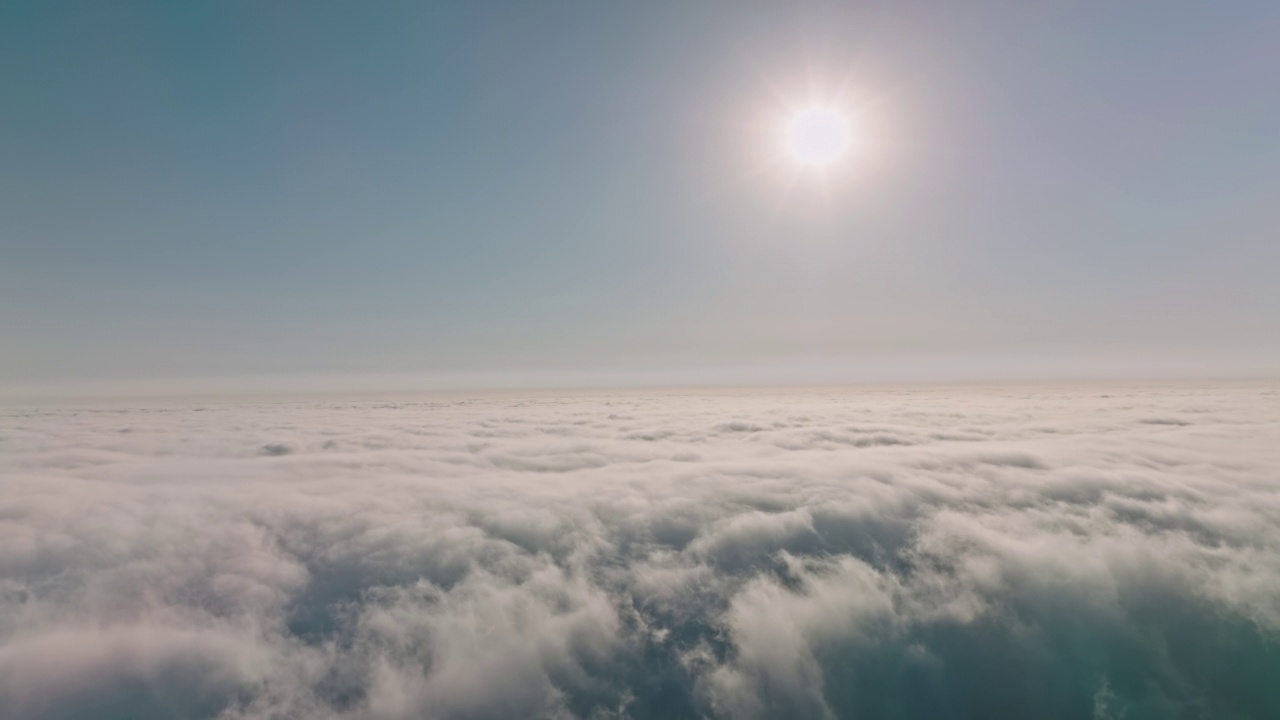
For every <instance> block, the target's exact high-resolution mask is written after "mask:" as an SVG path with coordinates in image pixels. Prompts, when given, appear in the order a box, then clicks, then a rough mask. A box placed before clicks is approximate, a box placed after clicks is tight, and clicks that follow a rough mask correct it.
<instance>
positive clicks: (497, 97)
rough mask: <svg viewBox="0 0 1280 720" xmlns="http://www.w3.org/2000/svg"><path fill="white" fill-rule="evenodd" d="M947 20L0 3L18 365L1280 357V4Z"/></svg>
mask: <svg viewBox="0 0 1280 720" xmlns="http://www.w3.org/2000/svg"><path fill="white" fill-rule="evenodd" d="M959 5H960V4H955V3H925V2H893V3H889V2H882V3H820V2H814V3H807V2H796V3H764V2H760V3H716V2H704V3H676V2H671V3H662V2H653V3H629V4H621V3H588V2H581V3H574V2H569V3H557V2H547V3H484V2H480V3H403V4H398V3H377V4H356V3H289V2H283V3H260V2H225V3H158V2H157V3H142V2H136V3H130V2H120V3H88V2H82V3H75V2H71V3H63V2H48V3H37V2H13V3H6V4H5V6H4V7H3V8H2V9H0V190H2V192H0V336H2V337H3V338H4V342H3V343H2V345H3V347H2V348H0V384H7V385H23V384H57V383H72V382H86V381H95V382H117V381H121V382H122V381H134V380H138V379H174V380H181V379H183V378H210V377H242V376H254V377H285V376H298V375H312V374H323V375H329V376H357V375H370V374H421V375H423V376H431V375H433V374H436V375H447V374H450V373H454V374H456V373H489V374H490V375H491V376H492V377H494V378H500V377H503V376H509V377H532V375H528V374H529V373H552V374H554V373H562V374H566V375H567V376H570V377H571V376H573V375H574V374H575V373H578V374H581V375H580V376H581V377H588V376H589V375H590V373H609V372H614V373H619V374H621V375H627V374H630V376H633V377H642V376H645V375H646V374H649V375H651V376H653V377H661V378H663V379H666V380H679V379H680V378H681V377H688V378H690V379H699V380H701V379H708V378H710V379H714V377H715V372H716V370H715V368H725V367H734V368H739V369H741V368H760V369H761V370H760V371H759V372H758V373H756V374H754V375H752V374H751V373H749V372H748V373H747V374H746V375H743V377H748V376H750V377H753V378H758V379H761V380H769V379H777V380H792V379H804V378H805V377H806V373H809V372H810V371H811V370H812V368H822V371H821V373H819V374H820V375H821V378H818V379H823V380H831V379H843V380H849V381H858V380H874V379H878V376H877V373H881V370H877V369H876V368H879V369H883V368H892V367H911V368H917V370H916V371H915V374H916V375H917V376H918V377H913V378H911V379H922V380H923V379H954V378H953V377H951V376H955V375H957V374H963V373H957V372H956V371H955V369H956V368H965V369H966V370H965V372H966V373H970V374H979V375H980V374H982V372H983V369H984V368H985V372H986V373H987V374H988V375H991V376H993V377H994V376H999V375H1000V374H1001V373H1006V372H1009V373H1014V374H1017V373H1023V374H1027V373H1030V374H1035V373H1036V372H1042V373H1043V374H1045V375H1053V374H1055V373H1058V374H1064V375H1070V374H1071V372H1072V368H1077V369H1087V370H1088V372H1090V373H1104V374H1105V373H1106V372H1111V371H1114V372H1115V373H1116V374H1123V375H1133V374H1142V373H1143V372H1144V370H1145V369H1146V368H1148V367H1150V366H1151V364H1152V363H1158V362H1160V361H1164V360H1168V359H1169V358H1175V359H1176V358H1184V359H1185V361H1181V362H1180V364H1179V363H1174V365H1176V366H1177V369H1178V370H1179V371H1180V372H1181V371H1185V372H1188V373H1202V374H1230V373H1234V372H1250V373H1257V372H1267V371H1269V370H1273V369H1274V368H1276V367H1277V360H1278V359H1280V283H1277V282H1276V281H1275V278H1274V273H1275V270H1276V268H1280V250H1278V246H1280V244H1278V243H1277V242H1276V228H1277V220H1278V219H1280V203H1278V202H1277V201H1278V200H1280V133H1278V132H1277V128H1280V92H1277V84H1276V80H1275V78H1277V77H1280V45H1278V44H1277V43H1276V42H1275V38H1276V37H1280V6H1277V5H1276V4H1275V3H1270V2H1244V1H1242V2H1233V3H1207V2H1129V3H1106V2H1085V3H1071V4H1066V3H1061V4H1059V3H1053V4H1050V3H1034V4H1033V3H1014V2H974V3H964V4H963V5H964V7H963V8H961V7H959ZM815 88H816V90H815ZM837 88H838V89H839V91H840V92H842V93H844V94H845V95H846V96H847V97H848V98H850V99H851V100H852V106H853V107H854V108H855V110H854V115H855V116H856V118H857V119H858V120H859V121H860V122H862V123H863V127H864V129H865V133H866V140H867V141H868V143H870V144H871V145H873V146H874V147H875V148H876V151H875V153H874V154H873V156H868V158H867V159H866V162H865V163H864V164H863V166H860V167H856V168H855V169H854V170H853V171H852V172H851V177H846V178H841V179H837V180H832V181H828V182H818V181H816V180H815V179H813V178H805V177H799V178H798V179H797V173H796V172H795V170H794V168H778V167H774V166H771V165H768V164H762V163H761V161H760V158H761V157H762V156H763V155H765V154H767V151H768V150H769V146H770V143H772V142H773V140H774V138H773V136H772V135H771V134H770V133H769V132H766V131H762V129H761V128H762V127H763V126H764V125H767V124H768V123H767V122H765V121H764V120H762V118H770V117H773V115H772V114H771V113H776V111H777V107H778V105H779V102H780V98H781V99H782V100H783V101H791V100H793V99H803V98H805V97H806V93H808V94H809V95H810V96H812V94H813V93H814V92H816V93H818V94H819V95H821V93H823V92H835V91H836V89H837ZM788 368H790V369H788ZM806 368H808V370H806ZM522 373H524V374H525V375H521V374H522ZM682 373H685V374H684V375H682ZM881 374H883V373H881ZM908 374H910V373H908ZM814 377H815V378H816V377H817V376H816V375H815V376H814ZM895 379H899V378H895Z"/></svg>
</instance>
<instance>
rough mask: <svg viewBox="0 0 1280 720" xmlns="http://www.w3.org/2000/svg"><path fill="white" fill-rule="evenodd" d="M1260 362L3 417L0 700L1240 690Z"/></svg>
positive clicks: (1117, 697) (185, 703) (614, 702)
mask: <svg viewBox="0 0 1280 720" xmlns="http://www.w3.org/2000/svg"><path fill="white" fill-rule="evenodd" d="M1273 392H1274V391H1273V390H1270V389H1268V388H1262V387H1244V386H1238V387H1221V388H1191V387H1169V388H1110V389H1090V388H1083V389H1061V388H1056V389H1055V388H1035V389H1028V388H1020V389H1013V390H997V389H944V388H933V389H915V390H910V389H880V390H824V391H806V392H776V391H770V392H762V393H755V394H752V393H747V392H740V393H739V392H727V391H726V392H713V393H706V394H701V395H699V394H692V393H685V394H677V393H638V392H633V393H624V394H616V395H604V394H591V395H580V396H564V397H541V398H538V397H518V396H510V397H492V396H489V397H477V398H469V399H451V400H448V401H438V400H437V401H431V402H397V403H386V402H367V403H359V402H335V401H317V402H311V403H260V404H243V405H224V404H208V405H205V406H176V405H175V406H164V405H160V404H153V405H151V406H145V407H126V406H123V405H119V404H117V405H114V406H112V407H99V408H79V409H72V408H60V409H58V408H54V409H48V410H9V411H4V412H3V414H0V477H2V478H3V480H0V707H4V708H6V709H7V713H8V715H6V717H12V718H14V719H15V720H25V719H27V718H50V717H52V718H79V717H86V718H87V717H95V718H97V717H112V716H113V715H112V713H115V715H117V716H120V717H139V718H147V717H157V718H158V717H223V718H228V719H229V718H263V719H265V718H276V717H288V716H295V717H301V716H305V717H317V718H334V719H338V718H343V719H347V718H350V719H355V718H371V719H372V718H407V717H415V718H416V717H439V718H478V717H528V716H545V717H582V718H603V717H615V716H631V717H637V718H640V717H698V716H700V715H701V716H726V717H798V716H806V717H869V718H914V717H935V716H937V715H938V714H940V713H944V712H945V713H951V714H953V715H955V716H959V717H977V716H1000V715H1004V716H1009V717H1021V716H1026V715H1028V714H1036V715H1037V716H1040V717H1048V718H1068V717H1093V716H1094V715H1093V714H1094V712H1095V709H1096V708H1102V709H1103V710H1105V712H1106V713H1110V714H1112V715H1113V716H1117V717H1118V716H1119V715H1121V714H1124V715H1125V716H1126V717H1159V716H1187V717H1194V716H1196V713H1201V714H1203V715H1205V716H1217V717H1241V718H1249V717H1272V716H1275V714H1276V713H1277V712H1280V690H1277V689H1276V688H1275V687H1274V683H1272V682H1271V679H1272V678H1273V677H1274V675H1275V674H1276V673H1277V672H1280V660H1277V658H1280V482H1278V478H1280V405H1277V404H1276V402H1275V398H1276V396H1275V395H1274V394H1270V393H1273ZM1224 668H1234V669H1233V670H1229V671H1228V670H1224ZM1103 710H1100V711H1099V712H1102V711H1103Z"/></svg>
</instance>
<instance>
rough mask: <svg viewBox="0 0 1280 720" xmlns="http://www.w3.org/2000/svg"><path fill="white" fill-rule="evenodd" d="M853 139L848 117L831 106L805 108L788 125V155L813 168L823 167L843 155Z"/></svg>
mask: <svg viewBox="0 0 1280 720" xmlns="http://www.w3.org/2000/svg"><path fill="white" fill-rule="evenodd" d="M852 140H853V138H852V134H851V132H850V129H849V120H848V118H846V117H845V116H844V115H843V114H842V113H840V112H838V111H836V110H832V109H831V108H825V107H816V108H810V109H808V110H804V111H802V112H800V113H797V114H796V115H795V117H793V118H792V119H791V122H790V124H789V125H788V126H787V133H786V141H787V149H788V150H789V151H790V152H791V157H792V158H794V159H795V160H796V161H798V162H800V163H803V164H805V165H810V166H814V167H825V166H827V165H830V164H832V163H834V162H835V161H837V160H839V159H840V158H842V157H844V155H845V153H846V152H848V150H849V146H850V144H851V143H852Z"/></svg>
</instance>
